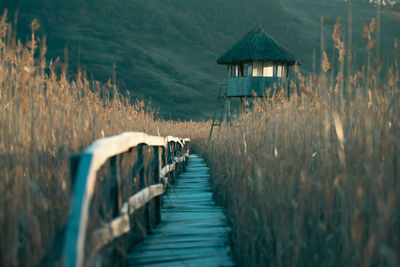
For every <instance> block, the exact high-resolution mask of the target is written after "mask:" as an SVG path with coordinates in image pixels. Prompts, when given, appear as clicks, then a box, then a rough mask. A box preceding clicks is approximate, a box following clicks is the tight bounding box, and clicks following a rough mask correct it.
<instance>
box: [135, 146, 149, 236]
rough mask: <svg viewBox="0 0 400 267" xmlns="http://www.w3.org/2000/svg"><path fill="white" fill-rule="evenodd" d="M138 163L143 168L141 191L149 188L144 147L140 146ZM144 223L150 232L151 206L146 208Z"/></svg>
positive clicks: (140, 179) (140, 174)
mask: <svg viewBox="0 0 400 267" xmlns="http://www.w3.org/2000/svg"><path fill="white" fill-rule="evenodd" d="M138 161H139V162H140V163H141V164H139V166H142V168H141V170H140V172H139V183H140V190H142V189H144V188H146V187H147V181H146V180H147V179H146V172H145V167H144V157H143V145H139V147H138ZM143 215H144V222H145V226H146V230H147V231H149V230H150V228H151V227H150V213H149V206H148V204H146V205H145V206H144V213H143Z"/></svg>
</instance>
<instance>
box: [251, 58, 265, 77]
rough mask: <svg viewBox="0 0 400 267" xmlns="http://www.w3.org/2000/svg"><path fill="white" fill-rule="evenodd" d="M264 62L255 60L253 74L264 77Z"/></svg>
mask: <svg viewBox="0 0 400 267" xmlns="http://www.w3.org/2000/svg"><path fill="white" fill-rule="evenodd" d="M262 67H263V64H262V62H253V76H254V77H262V76H263V68H262Z"/></svg>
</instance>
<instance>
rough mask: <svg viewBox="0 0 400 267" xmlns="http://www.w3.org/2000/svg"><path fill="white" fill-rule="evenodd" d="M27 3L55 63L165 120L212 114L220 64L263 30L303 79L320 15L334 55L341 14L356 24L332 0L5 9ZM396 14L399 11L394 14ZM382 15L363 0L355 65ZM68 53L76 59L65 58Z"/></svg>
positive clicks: (384, 24)
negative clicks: (146, 104)
mask: <svg viewBox="0 0 400 267" xmlns="http://www.w3.org/2000/svg"><path fill="white" fill-rule="evenodd" d="M19 5H20V11H19V16H18V17H19V20H18V32H19V36H21V37H25V36H26V37H27V38H29V36H30V29H29V27H28V25H29V23H30V22H31V21H32V20H33V19H34V18H38V20H39V23H40V25H41V28H40V29H39V31H40V32H39V33H40V34H41V35H44V34H46V35H47V39H48V55H49V57H50V58H56V57H59V56H61V59H62V61H63V62H68V63H69V65H68V68H69V70H71V71H72V72H71V74H72V73H74V72H75V71H76V70H77V68H78V63H79V66H80V68H81V69H86V70H87V72H88V76H89V77H91V74H92V73H93V75H94V78H95V79H97V80H100V81H102V82H104V83H105V82H106V81H107V80H108V79H109V78H110V77H112V76H113V72H114V71H115V72H116V74H117V80H118V85H119V88H120V90H121V93H122V94H124V95H126V90H130V95H131V97H132V99H135V98H136V97H139V98H141V99H145V100H151V102H152V105H153V107H154V108H157V110H158V111H159V112H160V115H161V116H162V117H163V118H173V119H186V120H189V119H197V120H198V119H202V118H211V117H212V115H213V112H214V109H215V104H216V95H217V90H218V85H219V84H221V83H225V79H226V70H225V67H224V66H219V65H217V64H216V59H217V58H218V57H219V56H220V55H222V54H223V53H224V52H225V51H226V50H227V49H228V48H229V47H230V46H231V45H233V44H234V43H235V42H237V41H238V40H239V39H240V38H241V37H242V36H243V35H244V34H245V33H247V32H248V31H249V30H251V29H252V28H253V27H254V26H255V25H256V24H261V25H262V26H263V27H264V28H265V30H266V31H267V32H268V33H270V34H271V35H272V36H273V37H274V38H275V39H276V40H277V41H279V42H280V43H282V44H284V45H285V46H287V47H288V48H289V49H290V50H291V51H292V52H294V54H295V55H296V56H297V57H298V58H299V60H300V61H301V63H302V65H301V70H302V72H303V73H307V72H312V71H313V62H314V61H313V50H314V49H316V53H315V54H316V56H315V62H319V55H320V53H319V52H318V51H319V47H320V18H321V16H323V17H324V30H323V33H324V34H323V35H324V37H325V40H326V41H325V46H326V47H325V49H326V51H328V52H329V53H330V51H332V42H330V41H329V40H331V35H330V33H331V32H332V30H333V26H334V24H335V21H336V19H337V18H340V19H341V21H342V22H345V21H346V20H347V15H346V8H347V4H346V3H345V2H343V1H338V0H329V1H317V0H283V1H273V0H268V1H265V0H250V1H246V2H243V1H239V0H231V1H223V0H206V1H204V0H201V1H200V0H192V1H184V0H168V1H165V0H155V1H138V0H129V1H128V0H118V1H112V0H97V1H93V0H84V1H81V0H72V1H68V2H65V1H60V0H56V1H54V0H34V1H31V0H29V1H28V0H18V1H15V0H6V1H2V2H1V4H0V7H5V8H9V9H10V10H9V11H10V12H9V14H10V16H13V15H14V12H15V11H16V10H17V7H18V6H19ZM394 10H396V8H394ZM374 16H376V9H375V8H374V6H373V5H371V4H369V1H368V0H353V26H354V27H353V29H354V33H353V43H354V46H353V49H354V51H355V54H356V56H355V57H354V58H355V59H356V60H355V61H354V63H355V64H357V65H358V66H360V65H361V64H363V63H365V61H366V58H364V57H362V56H361V55H362V54H360V52H361V51H362V49H363V47H364V45H365V41H364V39H363V38H362V27H363V24H365V23H368V21H369V20H370V19H371V18H372V17H374ZM395 22H396V20H395V19H394V18H393V17H392V16H391V15H390V14H389V13H388V12H387V11H384V10H383V11H382V19H381V31H382V32H381V38H380V39H381V47H382V56H384V57H386V58H387V57H390V56H391V54H390V52H391V49H392V43H393V42H392V38H391V37H392V36H395V35H397V34H398V27H397V26H396V23H395ZM65 47H66V48H67V51H68V53H64V48H65ZM64 54H66V55H65V56H64Z"/></svg>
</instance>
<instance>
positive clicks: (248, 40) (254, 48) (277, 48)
mask: <svg viewBox="0 0 400 267" xmlns="http://www.w3.org/2000/svg"><path fill="white" fill-rule="evenodd" d="M251 61H262V62H268V61H275V62H285V63H289V64H290V65H293V64H295V62H296V61H297V59H296V57H295V56H294V55H293V53H292V52H290V51H289V50H288V49H287V48H285V47H284V46H282V45H280V44H278V42H276V41H275V40H274V39H273V38H272V37H271V36H269V35H268V34H267V33H266V32H265V31H264V30H263V29H262V28H261V27H259V26H257V27H256V28H254V29H253V30H251V31H250V32H249V33H247V34H246V36H244V37H243V38H242V39H241V40H240V41H239V42H238V43H236V44H235V45H233V46H232V48H231V49H229V50H228V51H227V52H226V53H225V54H223V55H222V56H221V57H220V58H219V59H218V60H217V63H218V64H227V65H228V64H235V63H243V62H251Z"/></svg>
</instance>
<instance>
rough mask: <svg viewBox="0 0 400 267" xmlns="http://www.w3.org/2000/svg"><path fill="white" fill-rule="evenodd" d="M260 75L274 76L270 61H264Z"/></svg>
mask: <svg viewBox="0 0 400 267" xmlns="http://www.w3.org/2000/svg"><path fill="white" fill-rule="evenodd" d="M262 76H264V77H273V76H274V65H273V63H272V62H266V63H264V67H263V75H262Z"/></svg>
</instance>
